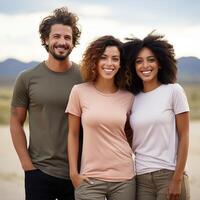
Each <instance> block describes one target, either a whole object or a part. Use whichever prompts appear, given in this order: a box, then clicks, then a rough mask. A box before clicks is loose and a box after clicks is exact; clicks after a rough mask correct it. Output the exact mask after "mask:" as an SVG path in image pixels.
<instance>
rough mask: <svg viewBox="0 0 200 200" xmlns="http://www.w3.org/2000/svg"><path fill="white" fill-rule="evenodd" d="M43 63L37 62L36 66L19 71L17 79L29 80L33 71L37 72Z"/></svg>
mask: <svg viewBox="0 0 200 200" xmlns="http://www.w3.org/2000/svg"><path fill="white" fill-rule="evenodd" d="M42 65H43V63H40V64H38V65H37V66H34V67H31V68H28V69H25V70H23V71H21V72H20V73H19V74H18V76H17V79H22V80H24V81H27V80H29V79H30V78H31V77H32V75H34V74H35V73H37V71H40V69H41V68H42Z"/></svg>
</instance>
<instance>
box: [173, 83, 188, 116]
mask: <svg viewBox="0 0 200 200" xmlns="http://www.w3.org/2000/svg"><path fill="white" fill-rule="evenodd" d="M173 109H174V113H175V114H179V113H183V112H188V111H189V110H190V109H189V105H188V101H187V97H186V94H185V91H184V90H183V88H182V87H181V86H180V85H179V84H174V89H173Z"/></svg>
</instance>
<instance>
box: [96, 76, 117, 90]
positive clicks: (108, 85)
mask: <svg viewBox="0 0 200 200" xmlns="http://www.w3.org/2000/svg"><path fill="white" fill-rule="evenodd" d="M94 86H95V88H96V89H97V90H99V91H100V92H102V93H108V94H109V93H115V92H116V91H117V90H118V88H117V86H116V85H115V84H114V80H112V81H111V80H98V79H97V81H95V82H94Z"/></svg>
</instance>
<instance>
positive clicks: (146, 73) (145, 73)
mask: <svg viewBox="0 0 200 200" xmlns="http://www.w3.org/2000/svg"><path fill="white" fill-rule="evenodd" d="M142 73H143V74H144V75H148V74H150V73H151V71H150V70H149V71H143V72H142Z"/></svg>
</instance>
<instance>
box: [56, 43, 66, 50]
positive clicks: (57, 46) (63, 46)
mask: <svg viewBox="0 0 200 200" xmlns="http://www.w3.org/2000/svg"><path fill="white" fill-rule="evenodd" d="M55 47H56V48H64V49H68V46H67V45H64V44H58V45H55Z"/></svg>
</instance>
